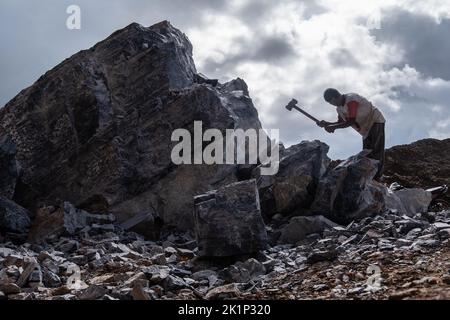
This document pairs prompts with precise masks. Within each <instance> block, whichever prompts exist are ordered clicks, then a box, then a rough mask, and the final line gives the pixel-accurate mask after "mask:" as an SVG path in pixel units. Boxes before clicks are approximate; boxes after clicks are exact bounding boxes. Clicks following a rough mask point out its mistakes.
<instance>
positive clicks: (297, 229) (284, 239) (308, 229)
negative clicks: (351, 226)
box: [278, 216, 338, 244]
mask: <svg viewBox="0 0 450 320" xmlns="http://www.w3.org/2000/svg"><path fill="white" fill-rule="evenodd" d="M337 226H338V224H336V223H334V222H333V221H330V220H328V219H327V218H325V217H324V216H311V217H294V218H292V219H291V220H290V222H289V224H288V225H287V226H285V227H284V228H283V229H282V230H281V236H280V239H279V240H278V242H279V243H280V244H288V243H289V244H296V243H297V242H299V241H301V240H304V239H305V238H306V236H308V235H310V234H313V233H322V232H323V231H324V230H325V229H331V228H334V227H337Z"/></svg>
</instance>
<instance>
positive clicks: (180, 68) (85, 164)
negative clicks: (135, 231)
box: [0, 21, 261, 229]
mask: <svg viewBox="0 0 450 320" xmlns="http://www.w3.org/2000/svg"><path fill="white" fill-rule="evenodd" d="M194 121H202V122H203V130H206V129H208V128H217V129H219V130H221V131H222V132H224V131H225V129H236V128H242V129H248V128H254V129H259V128H261V124H260V122H259V120H258V114H257V111H256V109H255V108H254V106H253V104H252V100H251V99H250V97H249V94H248V88H247V85H246V84H245V82H244V81H243V80H241V79H236V80H233V81H231V82H229V83H226V84H220V83H218V82H217V81H206V80H205V79H204V78H202V77H199V76H197V74H196V68H195V65H194V61H193V58H192V45H191V43H190V42H189V40H188V38H187V37H186V36H185V35H184V34H183V33H182V32H180V31H179V30H177V29H176V28H174V27H173V26H172V25H170V23H168V22H167V21H164V22H161V23H158V24H156V25H153V26H151V27H143V26H141V25H139V24H136V23H133V24H131V25H129V26H128V27H126V28H124V29H122V30H119V31H116V32H115V33H113V34H112V35H111V36H110V37H108V38H107V39H106V40H104V41H101V42H100V43H98V44H96V45H95V46H94V47H93V48H91V49H89V50H85V51H81V52H79V53H77V54H75V55H74V56H72V57H70V58H69V59H67V60H65V61H64V62H62V63H61V64H60V65H58V66H57V67H55V68H54V69H52V70H51V71H49V72H47V73H46V74H45V75H43V76H42V77H41V78H39V80H38V81H37V82H36V83H35V84H33V85H32V86H31V87H29V88H27V89H25V90H23V91H22V92H21V93H19V94H18V95H17V96H16V97H15V98H14V99H13V100H11V101H10V102H9V103H8V104H7V105H6V106H5V107H4V108H3V109H1V110H0V124H1V126H3V127H4V129H5V130H4V132H3V131H2V132H0V139H3V138H4V135H6V134H9V135H10V136H11V138H12V140H13V142H14V143H15V145H16V147H17V155H16V159H17V160H18V162H19V164H20V166H21V167H22V169H23V172H22V175H21V179H20V180H19V182H18V184H17V187H16V193H15V196H14V200H15V201H16V202H17V203H19V204H21V205H22V206H24V207H26V208H28V209H30V210H36V209H37V208H38V207H41V206H42V205H46V204H54V203H60V202H61V201H69V202H71V203H73V204H74V205H76V206H77V207H84V205H85V204H86V203H89V204H90V206H95V203H93V202H95V201H94V200H95V199H105V200H106V203H107V207H108V208H107V210H108V211H110V212H113V213H114V214H115V215H116V216H117V218H118V220H119V222H125V221H128V220H129V219H131V218H133V216H134V215H136V214H141V213H143V212H156V213H157V217H158V218H159V219H161V220H162V221H163V222H164V223H166V224H169V225H173V226H175V227H178V228H180V229H188V228H191V227H192V225H193V221H192V214H191V212H190V211H189V210H186V208H191V207H192V205H193V196H194V195H197V194H201V193H204V192H206V191H208V190H211V189H216V188H218V187H220V186H222V185H226V184H228V183H232V182H236V181H238V176H239V170H238V169H239V167H238V166H235V165H228V166H223V165H195V166H194V165H180V166H176V165H174V164H173V163H172V161H171V151H172V148H173V147H174V145H175V144H176V143H177V142H172V141H171V136H172V133H173V131H174V130H175V129H178V128H185V129H187V130H189V131H190V132H191V133H192V132H193V128H194ZM101 202H102V203H101V204H99V205H101V206H102V207H104V205H103V200H102V201H101Z"/></svg>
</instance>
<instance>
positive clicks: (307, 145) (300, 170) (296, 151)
mask: <svg viewBox="0 0 450 320" xmlns="http://www.w3.org/2000/svg"><path fill="white" fill-rule="evenodd" d="M328 150H329V147H328V146H327V145H326V144H325V143H323V142H320V141H317V140H316V141H303V142H301V143H299V144H297V145H294V146H291V147H290V148H288V149H283V148H282V149H281V151H280V164H279V170H278V173H277V174H276V175H273V176H261V175H260V174H259V170H260V168H259V167H258V168H256V169H255V170H254V176H255V177H256V178H257V181H258V189H259V194H260V197H261V207H262V212H263V214H264V216H265V217H271V216H273V215H274V214H276V213H281V214H289V213H293V212H294V211H301V210H302V209H306V208H308V207H309V206H310V205H311V203H312V201H313V200H314V195H315V192H316V188H317V184H318V182H319V179H320V178H321V177H322V175H323V174H324V173H325V172H326V170H327V167H328V165H329V164H330V158H328V156H327V153H328Z"/></svg>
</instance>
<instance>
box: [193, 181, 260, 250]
mask: <svg viewBox="0 0 450 320" xmlns="http://www.w3.org/2000/svg"><path fill="white" fill-rule="evenodd" d="M194 201H195V210H194V222H195V233H196V237H197V242H198V246H199V250H200V255H201V256H211V257H224V256H235V255H242V254H250V253H255V252H258V251H260V250H264V249H265V248H266V247H267V242H268V238H267V232H266V229H265V225H264V222H263V219H262V217H261V211H260V206H259V195H258V190H257V188H256V183H255V180H248V181H243V182H238V183H233V184H230V185H228V186H225V187H222V188H220V189H218V190H216V191H212V192H209V193H207V194H204V195H201V196H198V197H196V198H195V200H194Z"/></svg>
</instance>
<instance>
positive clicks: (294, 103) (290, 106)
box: [286, 99, 320, 126]
mask: <svg viewBox="0 0 450 320" xmlns="http://www.w3.org/2000/svg"><path fill="white" fill-rule="evenodd" d="M297 103H298V101H297V100H295V99H292V100H291V102H289V103H288V105H287V106H286V109H288V110H289V111H292V109H295V110H297V111H298V112H300V113H302V114H304V115H305V116H307V117H308V118H309V119H311V120H312V121H314V122H315V123H316V124H317V125H318V126H319V123H320V121H319V120H317V119H316V118H314V117H313V116H312V115H310V114H309V113H308V112H306V111H304V110H302V109H300V108H299V107H297Z"/></svg>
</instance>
